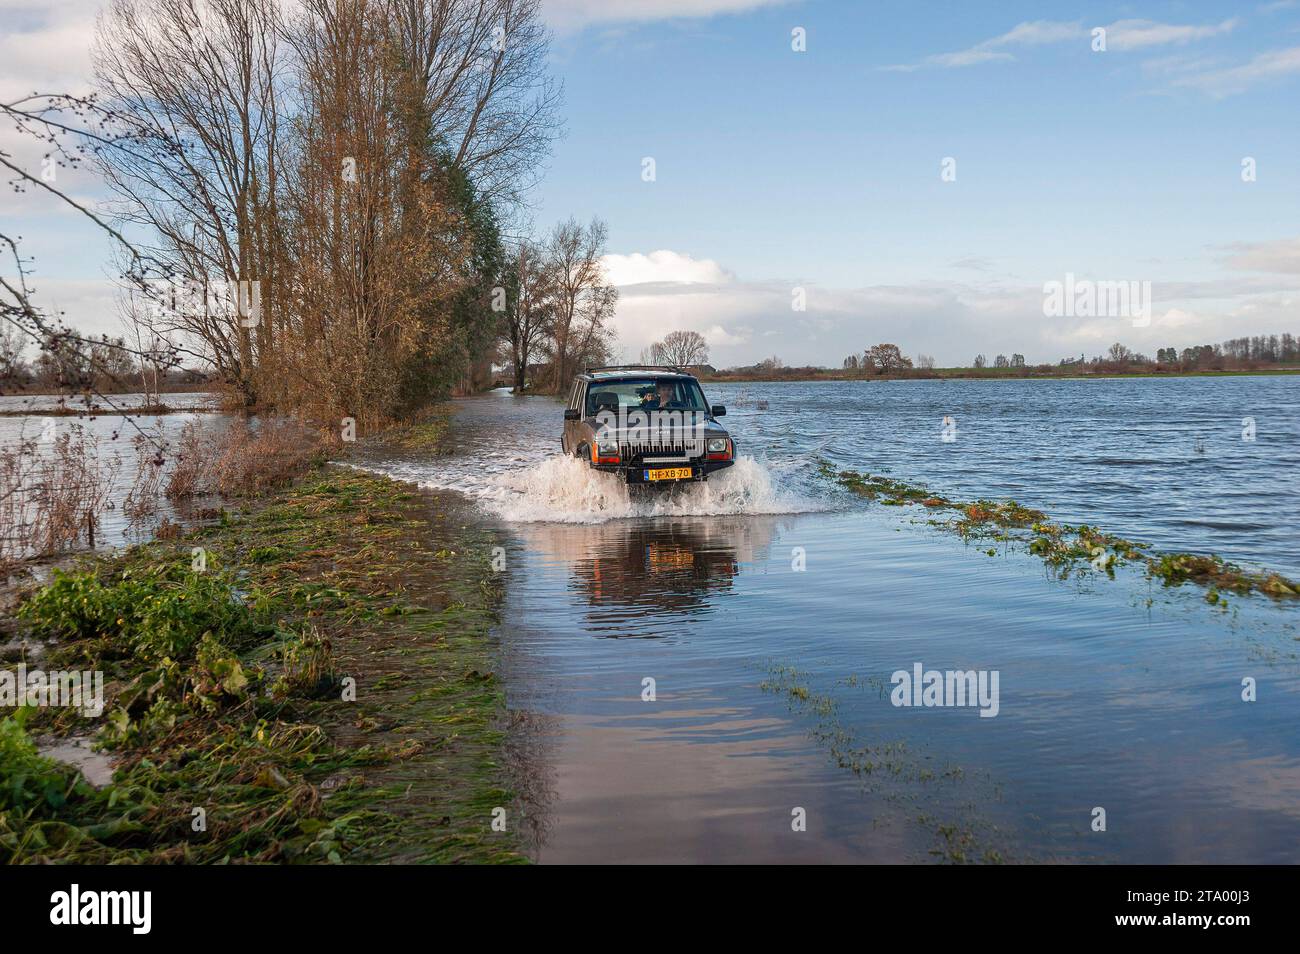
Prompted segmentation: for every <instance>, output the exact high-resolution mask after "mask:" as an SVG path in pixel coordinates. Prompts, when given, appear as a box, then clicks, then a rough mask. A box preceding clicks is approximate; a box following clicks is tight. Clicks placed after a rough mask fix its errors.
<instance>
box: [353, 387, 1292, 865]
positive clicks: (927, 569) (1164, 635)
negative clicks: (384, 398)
mask: <svg viewBox="0 0 1300 954" xmlns="http://www.w3.org/2000/svg"><path fill="white" fill-rule="evenodd" d="M705 392H706V395H707V396H708V398H709V399H710V401H711V402H713V403H722V404H726V405H727V406H728V416H727V417H726V419H725V420H724V423H726V424H727V425H728V427H729V428H730V429H731V430H732V433H733V435H734V436H735V437H736V438H737V440H738V441H739V443H740V452H741V455H742V460H741V461H740V462H739V463H738V464H737V465H736V466H735V467H733V468H732V469H731V470H729V471H727V472H724V473H723V474H721V475H718V476H716V477H715V478H713V479H712V480H710V481H709V483H708V484H706V485H704V486H691V487H686V488H681V489H679V490H677V491H674V492H673V493H671V494H649V495H644V496H636V495H629V493H628V492H627V489H626V488H625V487H622V486H620V485H619V484H618V483H616V482H615V481H614V480H613V478H611V477H608V476H606V475H600V474H594V473H592V472H590V471H589V470H587V469H586V467H585V466H584V465H583V464H582V463H581V462H577V461H573V460H567V459H563V458H561V457H560V456H559V433H560V429H561V408H560V406H559V405H558V404H557V403H556V402H554V401H552V400H549V399H546V398H532V397H529V398H516V397H514V396H512V395H510V394H508V393H506V392H494V393H493V394H491V395H488V396H484V397H478V398H472V399H466V400H463V401H460V402H458V414H457V417H456V419H455V423H454V426H453V435H454V440H455V444H454V447H453V449H452V451H451V452H450V453H446V454H441V455H439V456H420V455H406V456H403V457H401V458H396V459H394V458H386V457H378V456H371V457H370V458H369V459H363V460H362V464H363V466H366V467H369V468H372V469H375V470H378V471H382V472H385V473H390V474H392V475H394V476H397V477H401V478H404V479H409V480H414V481H416V482H419V483H421V484H423V485H425V486H427V487H436V488H449V489H453V490H457V491H459V492H461V493H462V494H464V495H465V496H466V498H467V499H468V500H469V501H470V502H471V503H472V504H473V506H474V507H475V508H476V509H477V511H478V513H479V514H480V516H481V519H483V520H484V521H487V522H489V523H491V524H493V525H495V526H497V527H499V528H500V530H501V532H502V534H503V537H504V539H505V540H506V544H507V545H506V570H505V573H506V577H507V580H506V594H507V595H506V598H505V600H506V602H505V607H504V613H503V622H502V626H501V639H502V644H503V645H502V657H503V658H502V667H503V675H504V678H505V680H506V686H507V694H508V699H509V704H510V706H511V708H512V710H513V711H514V719H513V725H514V731H513V745H514V746H515V748H516V750H517V753H518V754H517V756H516V761H517V762H518V765H519V768H518V772H519V776H520V778H519V784H518V788H519V790H520V791H521V792H523V793H524V798H523V804H522V805H521V806H519V808H518V811H519V813H520V814H521V817H520V818H518V819H517V824H519V826H520V827H521V828H522V829H524V830H525V833H526V836H527V839H528V842H529V845H530V850H531V852H532V853H533V855H534V856H535V857H536V858H537V859H538V860H540V861H542V862H561V863H563V862H585V861H590V862H682V861H696V862H789V861H796V862H807V861H828V862H917V861H922V862H924V861H997V860H1020V861H1035V862H1079V863H1096V862H1107V863H1136V862H1174V863H1177V862H1241V863H1250V862H1295V861H1297V860H1300V657H1298V656H1297V649H1298V648H1300V643H1298V642H1297V640H1300V626H1298V625H1297V624H1300V606H1296V605H1295V604H1290V605H1284V604H1277V603H1274V602H1272V601H1271V600H1269V599H1268V598H1265V597H1249V598H1236V597H1233V598H1231V599H1230V600H1229V607H1228V608H1227V609H1223V608H1220V607H1215V606H1211V605H1209V604H1207V603H1206V602H1205V600H1204V591H1203V590H1200V589H1199V588H1196V587H1191V586H1185V587H1181V588H1176V589H1166V588H1163V587H1161V586H1159V585H1155V584H1152V583H1151V582H1150V581H1148V580H1147V579H1145V577H1144V576H1143V575H1142V574H1141V573H1140V572H1137V571H1133V570H1121V571H1120V572H1119V573H1117V574H1116V577H1115V578H1114V579H1111V578H1108V577H1107V576H1106V575H1104V574H1099V573H1095V572H1093V571H1091V570H1090V569H1088V568H1084V569H1083V570H1080V571H1078V572H1075V573H1072V574H1070V575H1069V576H1068V577H1067V578H1065V579H1060V578H1058V577H1057V575H1056V574H1054V573H1052V572H1049V571H1048V570H1047V569H1046V568H1045V566H1044V564H1043V563H1042V562H1041V561H1040V560H1039V559H1038V558H1036V557H1033V556H1030V555H1028V554H1026V553H1024V552H1023V549H1021V548H1018V547H1014V546H1006V545H1003V544H996V545H992V549H993V551H994V552H993V555H991V556H990V555H989V554H988V552H987V551H988V549H989V548H990V546H991V545H990V544H989V543H988V542H983V543H981V544H979V545H976V544H970V545H968V544H966V543H963V542H962V541H961V540H960V539H959V538H957V537H956V536H955V535H953V534H951V533H950V532H948V531H946V530H943V529H939V528H935V527H932V526H929V525H928V524H927V523H926V522H925V517H926V516H927V515H926V514H923V513H920V512H918V511H919V510H920V508H897V507H884V506H880V505H877V504H873V503H870V502H868V501H865V500H862V499H860V498H857V497H854V496H852V495H850V494H848V493H846V492H844V491H843V490H841V489H840V488H837V487H836V486H834V485H833V484H831V483H830V482H829V481H827V480H826V479H825V478H822V477H819V476H818V474H817V469H818V466H817V465H818V460H819V458H825V459H828V460H830V461H832V462H833V463H835V464H837V465H838V466H841V467H850V468H856V469H860V470H864V471H869V472H872V473H887V474H890V475H893V476H895V477H900V478H905V479H908V480H912V481H916V482H923V483H926V484H927V485H929V486H930V487H932V488H933V489H934V490H935V491H937V492H940V493H943V494H946V495H950V496H952V497H955V498H959V499H975V498H978V497H992V498H998V497H1014V498H1016V499H1017V500H1019V501H1021V502H1022V503H1025V504H1028V505H1030V506H1034V507H1038V508H1041V509H1044V510H1046V511H1047V512H1048V513H1049V515H1051V516H1052V517H1054V518H1056V519H1059V520H1064V521H1068V522H1071V523H1078V522H1087V523H1089V524H1092V525H1096V526H1100V527H1102V528H1103V529H1105V530H1108V531H1110V532H1114V533H1119V534H1122V535H1124V536H1127V537H1129V538H1131V539H1136V540H1144V541H1148V542H1150V543H1152V544H1155V545H1156V546H1157V547H1158V548H1170V549H1179V550H1190V551H1200V552H1207V551H1213V552H1217V553H1220V554H1222V555H1224V556H1226V557H1229V558H1231V559H1234V560H1237V561H1239V562H1242V563H1245V564H1249V565H1252V566H1263V567H1271V568H1274V569H1278V570H1281V571H1283V572H1285V573H1289V574H1291V575H1293V576H1294V575H1300V572H1298V570H1300V553H1298V552H1297V550H1298V548H1297V547H1296V543H1297V534H1296V530H1295V522H1294V514H1295V505H1296V503H1297V491H1296V484H1297V482H1296V480H1295V476H1296V474H1297V473H1298V472H1300V418H1298V417H1297V413H1296V411H1297V407H1298V406H1300V379H1297V378H1290V377H1282V376H1279V377H1269V378H1225V379H1175V380H1144V379H1124V380H1105V381H1102V380H1099V381H1047V382H1044V381H953V382H890V383H870V384H867V383H857V382H853V383H818V384H770V385H769V384H764V385H750V386H748V387H747V388H742V387H738V386H729V387H717V386H706V388H705ZM945 415H948V416H951V417H954V418H956V422H957V424H956V436H955V439H954V440H951V441H945V440H944V439H943V436H942V428H941V421H942V418H943V417H944V416H945ZM1244 418H1253V419H1254V433H1253V436H1254V438H1255V439H1254V440H1245V439H1243V429H1244V427H1245V425H1244V424H1243V419H1244ZM949 432H950V433H951V428H950V429H949ZM918 664H919V665H920V666H921V667H922V669H923V670H931V669H933V670H938V671H940V672H944V671H950V670H962V671H972V670H974V671H981V672H983V673H984V674H985V678H986V679H989V680H991V678H992V673H994V672H996V674H997V680H998V681H997V688H998V692H997V696H996V714H995V715H984V716H982V715H981V707H980V706H977V705H966V706H922V705H920V699H919V698H918V700H917V701H918V705H916V706H913V707H903V706H896V705H894V704H893V702H892V701H891V693H892V692H893V688H894V687H893V681H892V679H891V677H892V674H893V673H895V672H896V671H900V670H902V671H905V672H908V673H910V672H911V671H912V670H913V668H914V667H915V666H916V665H918ZM1243 680H1253V686H1254V697H1255V701H1244V700H1243V693H1244V692H1245V690H1244V689H1243ZM991 685H992V683H991V682H988V683H986V687H987V686H991ZM968 701H972V700H968ZM986 701H987V700H986ZM983 710H984V711H985V712H987V713H992V712H994V711H995V710H994V707H992V706H989V705H985V706H984V707H983ZM1103 812H1104V815H1103ZM1103 820H1104V830H1099V829H1100V828H1101V827H1102V825H1101V823H1102V821H1103Z"/></svg>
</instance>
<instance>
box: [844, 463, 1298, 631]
mask: <svg viewBox="0 0 1300 954" xmlns="http://www.w3.org/2000/svg"><path fill="white" fill-rule="evenodd" d="M821 474H822V475H823V476H825V477H828V478H830V479H832V480H834V481H836V482H837V483H839V484H840V485H842V486H844V487H846V488H848V489H849V490H851V491H852V492H853V493H855V494H858V495H859V496H862V497H867V498H869V499H871V500H875V501H877V502H879V503H882V504H885V505H888V506H908V505H918V506H922V507H925V508H927V509H928V510H930V511H932V512H935V513H940V512H942V513H945V514H948V516H947V519H938V518H934V519H931V521H930V522H931V523H933V524H935V525H938V526H946V527H949V528H951V529H953V530H955V531H956V532H957V533H959V534H961V536H962V537H963V538H964V539H968V540H969V539H996V540H1013V539H1019V540H1026V541H1027V542H1028V550H1029V552H1030V553H1032V554H1034V555H1035V556H1038V557H1041V558H1042V559H1043V560H1044V561H1045V562H1046V563H1047V564H1049V565H1050V566H1053V567H1056V568H1059V569H1060V570H1061V571H1062V573H1069V572H1070V571H1071V570H1072V569H1074V568H1076V567H1077V566H1078V565H1079V564H1081V563H1085V562H1086V563H1088V564H1090V565H1091V566H1092V568H1093V569H1095V570H1098V571H1101V572H1105V573H1107V574H1109V575H1114V571H1115V567H1117V566H1122V565H1125V564H1134V565H1141V566H1142V567H1143V568H1144V569H1145V571H1146V573H1147V575H1148V576H1149V577H1150V578H1151V579H1156V580H1159V581H1161V582H1162V583H1163V584H1164V585H1166V586H1178V585H1180V584H1182V583H1196V584H1199V585H1201V586H1205V587H1209V588H1210V592H1211V594H1212V595H1213V596H1214V599H1209V598H1208V596H1207V601H1208V602H1210V603H1212V604H1217V605H1219V606H1226V603H1224V602H1223V601H1222V599H1221V598H1220V594H1221V592H1223V591H1226V592H1232V593H1236V594H1238V595H1246V594H1249V593H1263V594H1265V595H1266V596H1270V597H1273V598H1274V599H1287V598H1291V597H1295V596H1300V583H1297V582H1295V581H1293V580H1289V579H1287V578H1286V577H1284V576H1282V575H1280V574H1278V573H1271V572H1267V571H1259V570H1251V569H1247V568H1244V567H1240V566H1238V565H1236V564H1235V563H1229V562H1227V561H1225V560H1224V559H1223V558H1221V557H1218V556H1214V555H1209V556H1205V555H1200V554H1193V553H1150V552H1148V551H1149V550H1150V545H1149V544H1146V543H1136V542H1134V541H1132V540H1126V539H1124V538H1123V537H1118V536H1115V535H1114V534H1110V533H1106V532H1104V531H1102V530H1099V529H1098V528H1096V527H1090V526H1087V525H1086V524H1080V525H1079V526H1070V525H1069V524H1062V523H1055V522H1053V521H1052V520H1051V519H1050V518H1048V516H1047V514H1045V513H1043V512H1042V511H1041V510H1034V509H1032V508H1030V507H1026V506H1024V505H1022V504H1019V503H1017V502H1016V501H1014V500H1006V501H995V500H976V501H973V502H962V501H956V500H951V499H949V498H947V497H944V496H942V495H940V494H935V493H932V492H931V491H929V490H927V489H925V488H924V487H921V486H918V485H916V484H909V483H906V482H904V481H900V480H894V479H892V478H889V477H882V476H878V475H873V474H860V473H857V472H856V471H852V470H837V469H836V468H835V467H834V466H832V465H831V464H829V463H827V462H825V461H823V462H822V465H821Z"/></svg>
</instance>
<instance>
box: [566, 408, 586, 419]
mask: <svg viewBox="0 0 1300 954" xmlns="http://www.w3.org/2000/svg"><path fill="white" fill-rule="evenodd" d="M564 419H565V420H566V421H580V420H582V415H581V414H579V413H578V411H577V409H576V408H571V407H568V408H565V409H564Z"/></svg>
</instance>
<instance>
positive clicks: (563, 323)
mask: <svg viewBox="0 0 1300 954" xmlns="http://www.w3.org/2000/svg"><path fill="white" fill-rule="evenodd" d="M607 235H608V230H607V229H606V226H605V223H604V222H602V221H600V220H599V219H592V220H591V222H590V223H589V224H588V225H586V226H583V225H581V224H580V223H579V222H578V221H577V220H576V219H569V220H568V221H566V222H561V223H560V224H559V225H557V226H556V227H555V229H554V230H553V231H552V233H551V236H550V239H549V241H548V243H547V255H548V258H549V268H550V269H551V271H552V273H553V275H554V281H555V319H554V325H553V334H552V341H551V361H552V374H553V377H552V382H551V386H552V388H553V389H554V390H555V391H557V392H558V391H561V390H563V388H564V386H565V384H566V383H567V382H568V380H569V377H570V375H571V373H572V370H573V367H574V366H575V363H576V361H577V360H578V359H580V358H583V357H591V355H588V354H585V352H588V351H590V350H591V347H592V345H593V344H601V343H602V342H603V341H604V339H605V337H606V329H605V327H604V324H605V321H606V320H608V319H609V318H610V317H612V316H613V314H614V309H615V307H616V306H617V304H618V290H617V289H616V288H614V287H612V286H607V285H605V284H604V281H605V274H604V268H603V266H602V265H601V256H602V255H603V254H604V252H605V241H606V238H607Z"/></svg>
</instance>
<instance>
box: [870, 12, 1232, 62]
mask: <svg viewBox="0 0 1300 954" xmlns="http://www.w3.org/2000/svg"><path fill="white" fill-rule="evenodd" d="M1237 22H1238V21H1237V20H1236V19H1231V20H1224V21H1223V22H1222V23H1217V24H1208V25H1205V26H1193V25H1180V24H1173V23H1157V22H1155V21H1154V20H1117V21H1115V22H1114V23H1112V24H1110V25H1109V26H1108V27H1106V28H1105V29H1106V47H1107V49H1108V50H1136V49H1142V48H1144V47H1149V46H1167V45H1170V44H1184V43H1190V42H1192V41H1194V40H1202V39H1206V38H1208V37H1212V36H1217V35H1220V34H1223V33H1228V32H1230V31H1231V30H1232V29H1233V28H1234V27H1235V26H1236V25H1237ZM1090 34H1091V31H1090V30H1088V29H1086V28H1085V27H1084V25H1083V22H1082V21H1080V20H1075V21H1073V22H1064V21H1059V20H1032V21H1026V22H1024V23H1018V24H1016V25H1015V26H1014V27H1012V28H1011V29H1010V30H1008V31H1007V32H1006V33H1003V34H1001V35H999V36H995V37H992V38H991V39H988V40H984V41H983V42H981V43H977V44H975V45H974V46H972V47H969V48H967V49H965V50H958V51H957V52H955V53H936V54H934V55H932V56H927V57H925V58H924V59H921V60H919V61H918V62H916V63H903V64H898V65H894V66H884V67H881V69H884V70H891V71H894V72H902V73H910V72H913V71H915V70H919V69H924V68H926V67H937V68H940V69H951V68H954V67H963V66H976V65H978V64H980V63H989V62H993V61H996V60H1014V59H1015V57H1014V56H1013V55H1012V54H1011V53H1008V52H1006V50H1007V49H1008V48H1015V47H1026V46H1043V45H1045V44H1049V43H1067V42H1080V43H1082V42H1084V41H1086V40H1087V39H1088V38H1089V37H1090Z"/></svg>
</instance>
